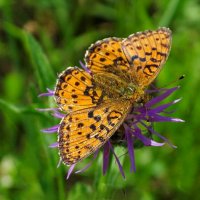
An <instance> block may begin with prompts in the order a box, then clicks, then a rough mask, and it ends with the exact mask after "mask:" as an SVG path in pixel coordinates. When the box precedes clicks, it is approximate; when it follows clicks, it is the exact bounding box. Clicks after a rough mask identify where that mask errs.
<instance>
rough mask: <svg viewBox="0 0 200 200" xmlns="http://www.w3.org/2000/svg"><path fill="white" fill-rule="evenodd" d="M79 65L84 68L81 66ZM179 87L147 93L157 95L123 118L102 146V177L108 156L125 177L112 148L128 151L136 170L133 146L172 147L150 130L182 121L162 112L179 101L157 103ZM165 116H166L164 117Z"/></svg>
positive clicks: (56, 114) (56, 110) (53, 130)
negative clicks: (154, 137) (158, 139)
mask: <svg viewBox="0 0 200 200" xmlns="http://www.w3.org/2000/svg"><path fill="white" fill-rule="evenodd" d="M81 65H82V66H84V65H83V64H82V63H81ZM83 68H84V69H85V70H86V71H87V72H88V73H91V72H90V71H89V70H88V69H87V68H86V67H85V66H84V67H83ZM177 89H179V87H178V86H177V87H174V88H170V89H154V90H147V91H146V93H147V94H151V96H152V94H153V93H159V95H158V96H156V97H153V98H151V99H150V100H149V101H147V102H145V103H140V104H137V105H134V106H133V108H132V110H131V111H130V113H129V114H128V115H127V117H126V119H125V120H124V122H123V124H122V125H121V126H120V128H119V129H118V130H117V131H116V132H115V133H114V135H113V136H112V137H111V138H110V139H109V140H108V141H107V142H106V143H105V144H104V146H103V147H102V148H103V174H105V173H106V172H107V170H108V166H109V158H110V154H111V153H112V154H113V156H114V157H115V160H116V163H117V165H118V168H119V170H120V173H121V175H122V176H123V177H124V178H125V174H124V171H123V167H122V165H121V163H120V161H119V158H118V155H116V153H115V151H114V147H115V145H123V146H125V148H127V149H128V154H129V157H130V163H131V168H130V170H131V171H136V167H135V158H134V147H135V146H136V145H137V142H138V141H140V143H142V144H143V145H144V146H163V145H164V144H165V143H168V144H169V145H170V146H171V147H174V148H175V146H174V145H172V144H171V143H170V142H169V141H168V140H167V139H166V138H165V137H163V136H162V135H160V134H159V133H158V132H156V131H155V130H154V129H153V123H156V122H184V121H183V120H181V119H179V118H174V117H170V113H168V112H167V111H166V109H168V108H169V107H170V106H172V105H174V104H176V103H178V102H179V101H180V100H181V99H176V100H174V101H171V102H169V103H166V104H161V102H162V101H163V100H164V99H166V98H167V97H168V96H170V95H171V94H172V93H173V92H175V91H176V90H177ZM39 96H40V97H41V96H54V91H53V90H50V89H47V93H43V94H40V95H39ZM39 110H40V111H51V112H52V115H53V116H54V117H56V118H60V119H62V118H63V117H64V116H65V115H66V114H63V113H62V112H61V111H60V109H59V108H48V109H39ZM166 113H168V116H166ZM59 127H60V124H58V125H54V126H52V127H50V128H47V129H43V130H42V131H43V132H44V133H58V131H59ZM153 135H156V136H158V137H159V138H160V139H161V140H162V141H163V142H156V141H154V140H153V139H152V138H153ZM58 146H59V144H58V142H55V143H53V144H51V145H50V147H51V148H58ZM98 153H99V150H97V151H96V152H95V153H94V155H93V160H95V158H96V157H97V155H98ZM59 163H60V162H59ZM76 164H77V163H75V164H72V165H71V166H70V167H69V170H68V174H67V179H68V178H69V177H70V175H71V173H72V172H73V170H74V167H75V165H76ZM91 164H92V162H90V163H89V164H88V165H86V166H85V167H84V168H83V169H81V170H79V171H76V172H75V173H80V172H83V171H85V170H86V169H87V168H88V167H89V166H90V165H91Z"/></svg>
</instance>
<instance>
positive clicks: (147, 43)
mask: <svg viewBox="0 0 200 200" xmlns="http://www.w3.org/2000/svg"><path fill="white" fill-rule="evenodd" d="M170 48H171V31H170V29H168V28H159V29H158V30H156V31H150V30H149V31H144V32H138V33H136V34H132V35H130V36H129V37H128V38H127V39H124V40H123V41H122V49H123V52H124V54H125V55H126V58H127V60H128V61H129V63H130V65H131V68H132V69H131V71H132V72H130V73H131V74H132V76H133V79H134V81H136V83H137V84H138V85H139V86H141V87H144V86H148V85H149V84H150V83H151V82H152V81H153V80H154V79H155V78H156V76H157V74H158V73H159V72H160V70H161V68H162V66H163V64H164V63H165V61H166V59H167V57H168V55H169V52H170Z"/></svg>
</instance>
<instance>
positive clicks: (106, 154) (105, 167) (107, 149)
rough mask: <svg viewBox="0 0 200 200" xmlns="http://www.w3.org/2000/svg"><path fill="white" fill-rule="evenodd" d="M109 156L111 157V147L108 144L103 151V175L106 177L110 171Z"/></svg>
mask: <svg viewBox="0 0 200 200" xmlns="http://www.w3.org/2000/svg"><path fill="white" fill-rule="evenodd" d="M109 156H110V147H109V144H108V142H106V144H105V145H104V149H103V175H105V174H106V171H107V170H108V164H109Z"/></svg>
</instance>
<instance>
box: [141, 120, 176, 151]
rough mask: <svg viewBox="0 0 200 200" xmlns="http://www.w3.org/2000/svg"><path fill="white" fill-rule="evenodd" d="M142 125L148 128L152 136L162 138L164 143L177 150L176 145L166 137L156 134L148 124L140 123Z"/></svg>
mask: <svg viewBox="0 0 200 200" xmlns="http://www.w3.org/2000/svg"><path fill="white" fill-rule="evenodd" d="M140 124H142V125H143V126H144V127H145V128H147V129H148V130H149V131H150V132H151V133H152V134H154V135H156V136H158V137H159V138H161V139H162V140H163V141H165V142H166V143H168V144H169V146H171V147H173V148H177V147H176V146H175V145H173V144H172V143H171V142H170V141H169V140H168V139H167V138H165V137H164V136H162V135H160V134H159V133H158V132H156V131H155V130H154V129H153V128H151V127H149V126H147V125H146V124H144V123H143V122H140Z"/></svg>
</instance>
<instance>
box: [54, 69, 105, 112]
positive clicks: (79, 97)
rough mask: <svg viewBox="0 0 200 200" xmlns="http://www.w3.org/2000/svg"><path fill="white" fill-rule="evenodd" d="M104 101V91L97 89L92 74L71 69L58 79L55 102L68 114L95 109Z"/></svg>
mask: <svg viewBox="0 0 200 200" xmlns="http://www.w3.org/2000/svg"><path fill="white" fill-rule="evenodd" d="M102 99H103V96H102V91H101V90H99V89H96V87H95V85H94V82H93V79H92V77H91V75H90V74H88V73H87V72H85V71H83V70H81V69H79V68H77V67H70V68H68V69H67V70H65V71H63V72H62V73H61V74H60V75H59V78H58V81H57V84H56V89H55V100H56V102H57V104H58V106H59V107H60V108H61V109H62V110H63V111H66V112H72V111H75V110H81V109H85V108H90V107H95V106H96V105H97V104H98V103H100V101H101V100H102Z"/></svg>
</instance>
